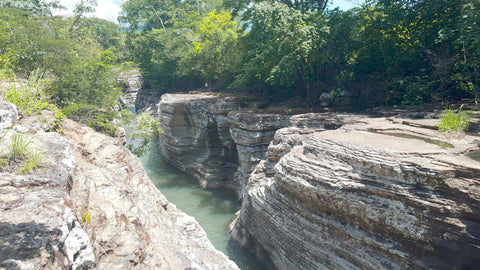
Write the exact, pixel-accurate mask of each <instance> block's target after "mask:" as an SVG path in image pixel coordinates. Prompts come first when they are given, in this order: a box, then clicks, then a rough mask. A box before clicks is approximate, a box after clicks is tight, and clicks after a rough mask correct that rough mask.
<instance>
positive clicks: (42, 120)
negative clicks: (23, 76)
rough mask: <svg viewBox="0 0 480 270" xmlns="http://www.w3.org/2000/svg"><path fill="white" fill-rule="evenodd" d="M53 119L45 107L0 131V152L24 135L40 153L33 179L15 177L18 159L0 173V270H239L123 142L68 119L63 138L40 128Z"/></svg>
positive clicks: (2, 122) (13, 112)
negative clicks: (170, 199) (165, 193)
mask: <svg viewBox="0 0 480 270" xmlns="http://www.w3.org/2000/svg"><path fill="white" fill-rule="evenodd" d="M2 104H4V105H5V106H3V105H2ZM12 106H13V105H12V104H8V103H0V113H2V114H1V115H2V117H1V118H0V127H2V128H1V129H0V132H4V131H6V130H5V129H3V127H7V126H10V125H11V124H10V123H11V122H12V121H15V120H17V115H18V114H17V113H18V111H17V109H16V108H14V107H13V109H12ZM5 111H8V112H9V114H10V115H9V116H8V117H6V116H5V114H6V113H5V114H4V112H5ZM12 119H13V120H12ZM52 119H53V115H52V113H49V112H46V111H44V112H43V114H42V115H41V116H35V117H28V118H24V119H22V120H21V121H20V122H17V123H16V124H15V126H14V127H13V129H11V130H9V131H8V133H7V134H6V135H5V136H3V133H0V135H2V137H1V140H0V149H2V150H4V149H8V148H9V145H10V142H11V140H12V137H13V136H14V134H23V136H25V137H28V138H29V139H31V141H32V144H31V145H30V147H29V150H31V151H39V152H40V153H41V156H42V158H41V167H40V168H38V169H36V170H35V171H34V172H33V173H26V174H23V175H20V174H19V173H18V171H17V170H18V168H20V167H19V166H20V165H21V163H18V164H17V162H10V164H8V165H6V166H3V168H2V170H3V171H2V172H0V268H2V269H3V268H6V269H88V268H96V269H238V267H237V266H236V265H235V263H233V262H232V261H230V260H229V259H228V258H227V257H226V256H225V255H224V254H223V253H221V252H219V251H217V250H216V249H215V248H214V247H213V245H212V244H211V243H210V241H209V240H208V238H207V235H206V233H205V231H204V230H203V229H202V228H201V227H200V225H199V224H198V222H197V221H196V220H195V219H194V218H193V217H190V216H188V215H186V214H185V213H183V212H181V211H180V210H178V209H177V208H176V207H175V205H173V204H171V203H169V202H168V201H167V199H166V198H165V197H164V196H163V195H162V194H161V193H160V191H159V190H157V189H156V188H155V186H154V185H153V183H152V182H151V181H150V179H149V178H148V176H147V175H146V173H145V171H144V170H143V166H142V164H141V163H140V161H139V159H138V158H137V157H135V156H134V155H132V154H131V153H130V152H129V151H128V150H127V149H126V148H125V147H123V143H124V142H123V140H121V139H117V138H112V137H108V136H105V135H103V134H99V133H97V132H95V131H93V130H92V129H90V128H88V127H86V126H84V125H81V124H78V123H75V122H73V121H70V120H66V121H65V123H64V127H63V128H64V131H65V134H64V136H62V135H60V134H59V133H56V132H47V130H49V125H48V123H49V121H51V120H52ZM4 154H5V152H0V158H4Z"/></svg>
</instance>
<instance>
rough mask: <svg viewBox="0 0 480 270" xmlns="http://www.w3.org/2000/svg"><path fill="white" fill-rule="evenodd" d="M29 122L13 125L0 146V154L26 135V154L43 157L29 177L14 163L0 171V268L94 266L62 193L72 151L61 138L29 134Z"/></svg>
mask: <svg viewBox="0 0 480 270" xmlns="http://www.w3.org/2000/svg"><path fill="white" fill-rule="evenodd" d="M10 105H11V104H10ZM11 106H14V105H11ZM11 112H12V113H14V115H13V116H10V117H6V118H2V120H0V122H3V121H4V120H5V119H7V120H8V121H9V120H10V119H14V118H15V115H16V110H11ZM12 117H13V118H12ZM36 121H38V122H39V121H40V120H39V118H38V117H37V120H36ZM3 123H4V122H3ZM3 123H2V124H3ZM28 123H29V121H28V119H24V120H22V121H21V122H19V123H17V124H16V125H15V127H14V128H13V129H11V130H9V131H8V133H7V134H6V135H5V137H3V139H2V140H1V141H0V149H9V147H10V144H11V141H12V137H13V136H14V135H15V134H19V133H23V132H22V131H28V133H25V134H23V135H22V136H24V137H25V138H28V140H30V141H31V142H32V144H31V145H30V147H29V150H30V151H33V150H35V151H38V152H40V153H41V156H42V158H41V160H42V168H41V169H40V170H36V171H34V172H33V173H30V174H25V175H20V174H19V173H17V168H16V167H15V164H11V165H10V166H9V165H6V166H5V167H3V172H0V268H2V267H3V268H5V269H83V268H90V267H92V266H93V265H94V264H95V255H94V252H93V248H92V243H91V241H90V237H89V236H88V234H87V233H86V232H85V231H84V229H83V228H82V227H81V225H80V222H79V221H78V219H77V217H76V216H75V213H74V212H73V211H72V209H71V207H70V206H71V205H72V197H70V195H69V193H68V190H67V186H68V182H69V181H70V180H71V178H72V176H73V172H74V166H75V158H74V152H73V148H72V146H71V144H70V143H69V142H68V141H67V140H66V139H65V138H63V137H62V136H61V135H60V134H58V133H54V132H44V131H43V130H41V129H40V130H36V129H31V128H30V127H29V125H28ZM2 154H4V153H2ZM3 268H2V269H3Z"/></svg>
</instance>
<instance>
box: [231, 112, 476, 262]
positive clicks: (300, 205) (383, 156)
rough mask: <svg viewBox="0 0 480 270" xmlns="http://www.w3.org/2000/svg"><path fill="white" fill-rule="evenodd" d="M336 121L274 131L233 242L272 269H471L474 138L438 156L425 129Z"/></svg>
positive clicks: (397, 122) (441, 148) (395, 122)
mask: <svg viewBox="0 0 480 270" xmlns="http://www.w3.org/2000/svg"><path fill="white" fill-rule="evenodd" d="M292 118H293V117H292ZM296 118H297V119H296V120H299V118H300V119H301V118H303V119H304V120H306V119H308V118H310V117H308V116H307V115H304V116H299V117H296ZM341 118H342V119H343V120H342V121H343V122H347V123H348V122H349V123H350V124H345V125H344V126H343V127H341V128H338V129H336V130H324V131H321V128H318V127H316V128H314V129H312V128H311V126H315V125H309V124H308V123H304V124H302V125H300V127H299V126H294V127H287V128H284V129H281V130H279V131H277V133H276V134H275V139H274V141H273V142H272V143H271V144H270V147H269V150H268V153H267V159H266V160H265V161H261V162H260V163H259V165H258V166H257V167H256V169H255V170H254V172H253V173H252V174H251V176H250V179H249V184H248V187H247V190H246V192H245V194H244V200H243V204H242V210H241V213H240V216H239V218H238V220H237V221H236V223H235V226H234V229H233V232H232V235H233V237H234V238H235V239H236V240H237V241H239V242H240V243H241V244H242V245H244V246H246V247H249V248H251V249H252V250H255V251H256V253H257V254H258V255H259V256H261V257H263V258H264V259H265V260H266V261H267V262H269V263H270V264H271V265H272V266H273V268H276V269H385V268H387V269H405V268H415V269H474V268H475V267H476V265H478V263H479V262H480V259H479V258H480V248H479V246H480V240H479V239H480V238H479V236H480V223H479V220H480V216H479V213H480V211H479V210H480V209H479V208H480V195H479V194H480V163H479V162H478V161H476V160H473V159H471V158H469V157H467V156H466V155H465V153H467V152H468V151H474V150H478V143H477V142H476V138H475V137H470V136H465V137H464V138H462V139H456V140H451V141H449V143H450V144H452V145H453V146H454V148H446V146H448V145H446V144H442V143H439V142H438V141H440V140H446V138H444V137H443V135H442V134H439V133H438V132H437V131H435V130H433V129H428V128H423V127H425V126H430V125H432V121H431V120H408V121H406V122H405V121H404V120H402V119H385V118H380V119H367V118H365V119H358V117H356V118H357V119H355V118H349V117H348V116H341ZM291 121H292V122H294V121H293V120H292V119H291ZM300 122H301V121H300ZM307 122H308V121H307ZM333 122H335V121H333ZM402 123H408V124H402ZM309 126H310V127H309ZM327 126H331V125H330V124H328V125H327ZM434 139H435V140H438V141H435V140H434Z"/></svg>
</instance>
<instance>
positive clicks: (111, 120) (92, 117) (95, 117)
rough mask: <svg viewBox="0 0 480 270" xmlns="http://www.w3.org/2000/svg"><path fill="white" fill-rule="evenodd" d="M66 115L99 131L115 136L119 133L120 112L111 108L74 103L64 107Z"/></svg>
mask: <svg viewBox="0 0 480 270" xmlns="http://www.w3.org/2000/svg"><path fill="white" fill-rule="evenodd" d="M63 112H64V113H65V115H66V116H67V117H68V118H70V119H72V120H74V121H77V122H80V123H84V124H86V125H87V126H89V127H91V128H93V129H95V130H96V131H98V132H102V133H105V134H108V135H110V136H115V135H116V134H117V129H118V124H117V123H115V122H117V121H115V120H119V113H118V112H117V111H113V110H111V109H103V108H99V107H97V106H96V105H90V104H83V103H78V104H72V105H70V106H67V107H65V108H63Z"/></svg>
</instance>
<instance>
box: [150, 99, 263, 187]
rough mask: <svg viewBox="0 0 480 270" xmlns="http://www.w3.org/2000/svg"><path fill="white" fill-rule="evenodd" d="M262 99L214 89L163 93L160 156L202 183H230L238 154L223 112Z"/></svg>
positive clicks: (160, 113) (228, 123)
mask: <svg viewBox="0 0 480 270" xmlns="http://www.w3.org/2000/svg"><path fill="white" fill-rule="evenodd" d="M262 103H263V102H262V101H258V100H255V99H253V98H247V97H235V96H228V95H220V94H217V93H193V94H164V95H163V96H162V98H161V100H160V103H159V119H160V124H161V127H162V129H163V133H161V134H160V152H161V154H162V156H163V157H164V159H165V160H167V161H168V162H169V163H171V164H173V165H174V166H175V167H177V168H179V169H180V170H182V171H184V172H186V173H188V174H190V175H192V176H193V177H195V178H196V179H197V180H198V181H199V182H200V184H201V185H202V186H204V187H219V186H229V185H231V184H232V180H233V175H234V173H235V171H236V170H237V167H238V155H237V149H236V145H235V142H234V140H233V138H232V136H231V135H230V125H231V123H230V120H229V119H228V117H227V114H228V113H229V112H231V111H234V110H239V109H241V108H252V107H253V108H255V107H258V106H259V105H260V104H262Z"/></svg>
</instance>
